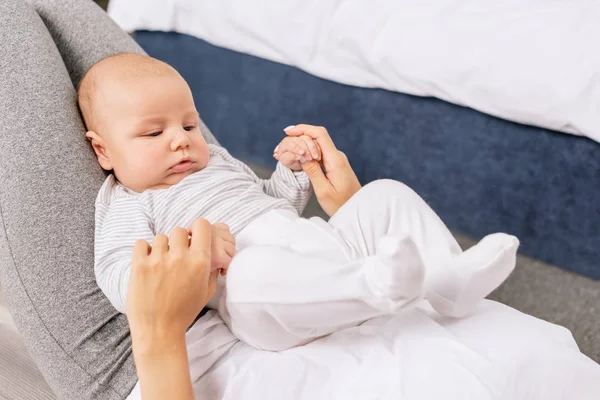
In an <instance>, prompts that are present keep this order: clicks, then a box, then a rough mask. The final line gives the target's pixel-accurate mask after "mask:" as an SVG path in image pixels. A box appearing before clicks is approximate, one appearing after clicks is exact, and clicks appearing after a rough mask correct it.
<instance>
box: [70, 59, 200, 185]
mask: <svg viewBox="0 0 600 400" xmlns="http://www.w3.org/2000/svg"><path fill="white" fill-rule="evenodd" d="M78 95H79V107H80V109H81V113H82V115H83V119H84V121H85V124H86V127H87V130H88V132H87V133H86V136H87V138H88V139H89V140H90V141H91V143H92V146H93V148H94V151H95V152H96V155H97V157H98V162H99V163H100V165H101V166H102V168H104V169H105V170H108V171H110V170H112V171H113V172H114V174H115V176H116V178H117V179H118V180H119V181H120V182H121V183H122V184H123V185H125V186H127V187H128V188H129V189H131V190H133V191H136V192H139V193H141V192H143V191H145V190H148V189H161V188H166V187H169V186H172V185H175V184H177V183H178V182H180V181H181V180H182V179H183V178H185V177H186V176H188V175H190V174H192V173H194V172H196V171H199V170H201V169H203V168H204V167H206V164H207V163H208V158H209V150H208V146H207V144H206V142H205V141H204V138H203V137H202V133H201V132H200V128H199V123H200V118H199V116H198V112H197V111H196V106H195V104H194V99H193V97H192V92H191V90H190V88H189V86H188V85H187V83H186V82H185V80H184V79H183V78H182V77H181V75H179V73H177V71H176V70H175V69H174V68H173V67H171V66H170V65H168V64H166V63H164V62H162V61H159V60H156V59H154V58H151V57H147V56H142V55H138V54H117V55H115V56H111V57H108V58H105V59H103V60H102V61H100V62H98V63H97V64H95V65H94V66H93V67H92V68H91V69H90V70H89V71H88V73H87V74H86V75H85V77H84V78H83V80H82V81H81V85H80V86H79V91H78Z"/></svg>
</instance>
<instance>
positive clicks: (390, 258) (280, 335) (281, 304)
mask: <svg viewBox="0 0 600 400" xmlns="http://www.w3.org/2000/svg"><path fill="white" fill-rule="evenodd" d="M398 260H402V263H403V268H396V267H395V265H396V264H397V263H398ZM423 278H424V275H423V263H422V261H421V259H420V258H419V252H418V251H417V248H416V246H415V244H414V243H413V242H412V239H411V238H410V237H408V236H402V237H400V238H391V237H388V238H383V239H382V240H381V241H380V243H379V244H378V246H377V249H376V254H374V255H372V256H370V257H367V258H365V259H361V260H357V261H353V262H350V263H347V264H345V263H335V262H333V261H331V260H326V259H323V258H316V257H312V256H310V255H306V254H300V253H297V252H294V251H292V250H289V249H286V248H281V247H276V246H252V247H248V248H246V249H244V250H242V251H241V252H240V253H239V254H238V255H236V257H235V258H234V260H233V262H232V264H231V266H230V268H229V272H228V275H227V284H226V289H225V290H226V293H225V295H224V296H221V298H220V299H221V300H220V304H219V306H218V309H219V313H220V314H221V316H222V317H223V319H224V320H225V322H226V323H227V324H228V326H229V327H230V329H231V331H232V332H233V333H234V334H235V335H236V336H237V337H238V338H239V339H241V340H243V341H244V342H246V343H248V344H250V345H252V346H254V347H256V348H259V349H265V350H273V351H277V350H284V349H287V348H290V347H294V346H299V345H303V344H306V343H308V342H311V341H313V340H315V339H317V338H320V337H322V336H325V335H328V334H331V333H333V332H336V331H339V330H341V329H344V328H347V327H350V326H356V325H358V324H360V323H362V322H364V321H366V320H368V319H370V318H374V317H377V316H381V315H385V314H389V313H392V312H396V311H398V310H400V309H402V308H404V307H408V306H410V305H411V304H412V303H414V302H415V300H420V299H422V292H423V289H422V288H423ZM408 282H410V284H407V283H408Z"/></svg>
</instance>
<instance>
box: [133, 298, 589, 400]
mask: <svg viewBox="0 0 600 400" xmlns="http://www.w3.org/2000/svg"><path fill="white" fill-rule="evenodd" d="M187 344H188V352H189V358H190V368H191V372H192V380H193V382H194V390H195V392H196V396H197V398H199V399H200V398H201V399H206V400H212V399H230V400H246V399H248V400H250V399H260V400H270V399H273V400H275V399H277V400H281V399H286V400H296V399H307V400H320V399H323V400H336V399H343V400H366V399H390V400H391V399H394V400H397V399H403V400H429V399H431V400H434V399H435V400H438V399H444V400H465V399H474V400H492V399H507V400H520V399H523V400H558V399H561V400H567V399H578V400H587V399H589V400H592V399H594V400H597V399H599V398H600V365H598V364H596V363H594V362H593V361H592V360H590V359H589V358H588V357H586V356H585V355H583V354H581V353H580V352H579V350H578V348H577V345H576V344H575V341H574V340H573V338H572V336H571V334H570V332H569V331H568V330H566V329H565V328H562V327H559V326H557V325H553V324H550V323H548V322H545V321H542V320H539V319H536V318H534V317H531V316H528V315H526V314H522V313H520V312H518V311H516V310H514V309H512V308H510V307H507V306H504V305H502V304H499V303H496V302H493V301H489V300H484V301H483V302H482V303H481V304H480V306H479V308H478V309H477V312H476V313H475V314H474V315H473V316H471V317H469V318H465V319H461V320H452V319H444V318H441V317H439V316H437V315H436V314H435V313H433V311H431V308H430V307H429V305H428V304H427V303H426V302H425V301H424V302H423V303H422V304H421V305H420V306H419V307H418V308H417V309H416V310H412V311H409V312H406V313H404V314H400V315H397V316H392V317H380V318H377V319H373V320H370V321H368V322H366V323H364V324H363V325H361V326H358V327H355V328H350V329H346V330H344V331H341V332H338V333H336V334H333V335H331V336H329V337H325V338H323V339H320V340H317V341H316V342H313V343H310V344H308V345H305V346H302V347H297V348H294V349H291V350H286V351H283V352H278V353H273V352H266V351H259V350H255V349H253V348H251V347H250V346H248V345H246V344H244V343H242V342H239V341H237V340H236V339H235V338H234V337H233V335H232V334H231V332H230V331H229V330H228V329H227V327H226V326H225V324H224V323H223V321H222V320H221V318H220V317H219V315H218V314H217V313H216V312H215V311H210V312H209V313H208V314H207V315H205V316H204V317H203V318H201V319H200V320H199V321H198V322H197V323H196V324H195V325H194V326H193V327H192V329H190V331H189V332H188V334H187ZM140 398H141V396H140V389H139V385H138V386H136V387H135V389H134V390H133V392H132V393H131V395H130V397H129V399H140Z"/></svg>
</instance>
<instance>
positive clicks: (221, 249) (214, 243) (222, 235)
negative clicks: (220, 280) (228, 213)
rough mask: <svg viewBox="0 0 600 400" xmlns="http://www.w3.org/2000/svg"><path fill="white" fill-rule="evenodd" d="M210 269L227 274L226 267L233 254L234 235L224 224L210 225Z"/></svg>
mask: <svg viewBox="0 0 600 400" xmlns="http://www.w3.org/2000/svg"><path fill="white" fill-rule="evenodd" d="M211 229H212V230H211V249H210V250H211V259H212V262H211V268H210V270H211V271H216V270H220V272H221V275H227V268H229V264H231V259H232V258H233V256H234V255H235V237H234V236H233V235H232V234H231V232H230V231H229V227H228V226H227V225H226V224H212V225H211Z"/></svg>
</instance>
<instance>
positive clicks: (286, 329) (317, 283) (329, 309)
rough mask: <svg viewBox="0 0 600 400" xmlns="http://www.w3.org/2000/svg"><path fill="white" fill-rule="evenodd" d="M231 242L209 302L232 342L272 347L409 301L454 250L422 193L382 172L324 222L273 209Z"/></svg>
mask: <svg viewBox="0 0 600 400" xmlns="http://www.w3.org/2000/svg"><path fill="white" fill-rule="evenodd" d="M506 236H508V235H506ZM236 241H237V250H238V253H237V254H236V256H235V257H234V259H233V261H232V264H231V266H230V268H229V272H228V275H227V277H226V284H225V285H224V286H225V287H224V288H223V287H221V289H222V290H221V291H220V293H219V294H218V296H216V299H215V300H213V301H212V302H211V303H209V306H212V307H213V308H217V309H218V310H219V313H220V314H221V316H222V318H223V320H224V321H225V322H226V323H227V325H228V326H229V328H230V329H231V331H232V332H233V333H234V334H235V335H236V336H237V337H238V338H239V339H240V340H243V341H244V342H246V343H248V344H250V345H252V346H254V347H256V348H259V349H264V350H274V351H277V350H283V349H287V348H290V347H294V346H298V345H302V344H305V343H308V342H310V341H313V340H315V339H317V338H319V337H322V336H325V335H328V334H331V333H334V332H336V331H339V330H341V329H344V328H346V327H350V326H356V325H358V324H360V323H362V322H364V321H366V320H368V319H371V318H374V317H377V316H381V315H385V314H389V313H394V312H398V311H400V310H401V309H404V308H406V307H409V306H411V305H413V304H415V303H416V302H417V301H419V300H421V299H422V298H423V296H424V295H425V293H429V292H428V290H427V286H428V281H432V282H433V284H432V285H433V286H435V283H436V282H435V277H436V276H437V277H440V276H441V277H443V278H444V279H446V278H448V277H447V272H445V271H444V269H448V268H449V266H450V264H451V263H452V260H453V259H455V258H456V257H457V256H459V255H460V254H461V253H462V250H461V248H460V246H459V245H458V243H457V242H456V240H455V239H454V237H453V236H452V234H451V233H450V231H449V230H448V229H447V228H446V226H445V225H444V224H443V222H442V221H441V220H440V219H439V217H438V216H437V215H436V214H435V213H434V212H433V210H432V209H431V208H430V207H429V206H428V205H427V204H426V203H425V201H423V199H422V198H421V197H420V196H418V195H417V194H416V193H415V192H414V191H413V190H411V189H410V188H409V187H407V186H406V185H404V184H402V183H399V182H396V181H392V180H380V181H375V182H373V183H370V184H368V185H366V186H365V187H363V188H362V189H361V190H360V191H359V192H358V193H356V194H355V195H354V196H353V197H352V198H351V199H350V200H349V201H348V202H346V204H344V205H343V206H342V207H341V208H340V209H339V210H338V211H337V212H336V213H335V215H333V216H332V217H331V219H330V220H329V222H326V221H324V220H323V219H321V218H318V217H314V218H311V219H303V218H299V217H298V216H297V215H296V214H294V213H293V212H290V211H285V210H274V211H271V212H269V213H267V214H265V215H264V216H262V217H260V218H258V219H257V220H256V221H254V222H252V223H251V224H250V225H249V226H247V227H246V228H245V229H244V230H243V231H242V232H241V233H240V234H239V235H238V236H237V238H236ZM514 252H515V253H516V248H515V250H514ZM486 256H487V258H489V257H490V256H489V255H486ZM471 258H472V257H471ZM510 263H511V260H508V264H510ZM512 265H513V267H514V262H512ZM510 270H512V268H510ZM506 275H508V274H506ZM504 279H505V277H504V278H503V279H502V280H504ZM487 294H488V293H485V294H484V295H487Z"/></svg>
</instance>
